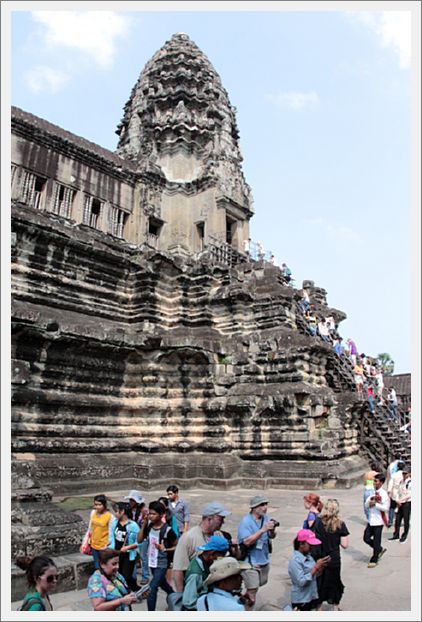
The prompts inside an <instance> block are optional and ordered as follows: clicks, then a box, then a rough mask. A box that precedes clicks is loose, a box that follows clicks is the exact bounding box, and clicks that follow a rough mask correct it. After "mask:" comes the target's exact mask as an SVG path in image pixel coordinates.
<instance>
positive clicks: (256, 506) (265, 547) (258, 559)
mask: <svg viewBox="0 0 422 622" xmlns="http://www.w3.org/2000/svg"><path fill="white" fill-rule="evenodd" d="M268 503H269V500H268V498H267V497H266V496H263V495H256V496H255V497H253V498H252V499H251V501H250V508H251V510H250V512H249V514H246V516H244V517H243V518H242V520H241V521H240V525H239V528H238V530H237V538H238V541H239V544H242V543H243V544H244V545H245V547H247V554H246V557H245V561H247V562H249V563H250V564H251V566H252V567H251V568H250V569H248V570H245V571H244V572H243V573H242V576H243V580H244V582H245V587H246V594H247V595H248V598H250V600H251V601H252V603H255V601H256V593H257V591H258V588H259V587H261V586H262V585H265V584H266V583H267V582H268V574H269V569H270V538H271V539H272V538H275V536H276V533H275V523H274V521H273V520H272V519H271V520H270V519H269V518H268V516H267V510H268Z"/></svg>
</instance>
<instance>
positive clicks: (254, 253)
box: [242, 238, 293, 284]
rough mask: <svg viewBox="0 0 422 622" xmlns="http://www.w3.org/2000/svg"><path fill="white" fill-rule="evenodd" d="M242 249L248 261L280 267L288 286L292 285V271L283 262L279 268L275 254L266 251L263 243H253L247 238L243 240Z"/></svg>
mask: <svg viewBox="0 0 422 622" xmlns="http://www.w3.org/2000/svg"><path fill="white" fill-rule="evenodd" d="M242 247H243V252H244V253H245V255H246V256H247V258H248V259H253V260H255V261H264V260H265V261H268V262H269V263H271V264H272V265H273V266H278V267H279V268H280V270H281V274H282V276H283V279H284V281H285V282H286V283H287V284H290V283H291V282H292V281H293V276H292V271H291V270H290V268H289V266H288V265H287V264H286V262H283V263H282V264H281V265H280V266H279V264H278V261H277V259H276V258H275V255H274V253H272V252H271V251H266V250H265V249H264V246H263V244H262V242H259V241H258V242H253V241H252V239H251V238H247V239H245V240H243V243H242Z"/></svg>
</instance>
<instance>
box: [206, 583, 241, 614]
mask: <svg viewBox="0 0 422 622" xmlns="http://www.w3.org/2000/svg"><path fill="white" fill-rule="evenodd" d="M205 599H206V604H207V605H208V611H245V605H243V604H242V603H240V602H239V598H236V596H233V595H232V594H230V593H229V592H225V591H224V590H221V589H220V588H218V587H215V588H214V589H213V591H212V592H208V594H204V596H200V597H199V598H198V601H197V610H198V611H207V607H206V604H205Z"/></svg>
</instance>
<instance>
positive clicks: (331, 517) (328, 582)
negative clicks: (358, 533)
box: [315, 499, 349, 611]
mask: <svg viewBox="0 0 422 622" xmlns="http://www.w3.org/2000/svg"><path fill="white" fill-rule="evenodd" d="M315 535H316V537H317V538H318V539H319V540H321V552H322V555H323V556H325V555H329V556H330V558H331V559H330V561H329V563H328V564H327V566H326V568H325V570H324V572H323V573H322V575H321V576H320V577H319V579H318V594H319V599H320V602H321V603H323V602H324V601H327V602H328V603H329V604H330V605H332V610H333V611H338V610H339V604H340V601H341V598H342V596H343V592H344V585H343V583H342V581H341V576H340V575H341V558H340V547H341V548H343V549H347V547H348V546H349V537H348V536H349V530H348V529H347V527H346V524H345V523H344V521H343V520H342V519H341V518H340V506H339V503H338V501H337V499H328V501H327V503H326V504H325V506H324V508H323V510H322V512H321V515H320V517H319V520H318V521H317V524H316V526H315Z"/></svg>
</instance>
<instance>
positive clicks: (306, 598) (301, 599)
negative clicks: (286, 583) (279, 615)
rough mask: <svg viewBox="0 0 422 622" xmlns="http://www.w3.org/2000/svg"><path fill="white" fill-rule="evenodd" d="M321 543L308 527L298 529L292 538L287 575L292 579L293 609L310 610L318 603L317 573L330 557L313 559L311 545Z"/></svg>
mask: <svg viewBox="0 0 422 622" xmlns="http://www.w3.org/2000/svg"><path fill="white" fill-rule="evenodd" d="M317 544H321V540H318V538H316V537H315V534H314V533H313V531H311V530H310V529H300V530H299V531H298V532H297V534H296V538H295V539H294V540H293V548H294V551H293V553H292V556H291V558H290V560H289V576H290V579H291V581H292V592H291V600H292V608H293V609H294V610H295V611H311V610H312V609H316V608H317V607H318V606H319V604H320V601H319V598H318V587H317V575H318V574H319V573H320V572H321V571H322V570H323V569H324V568H325V567H326V565H327V564H328V562H329V561H330V557H329V556H327V557H322V558H321V559H319V560H318V561H315V560H314V558H313V557H312V555H311V550H312V547H313V546H315V545H317Z"/></svg>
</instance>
